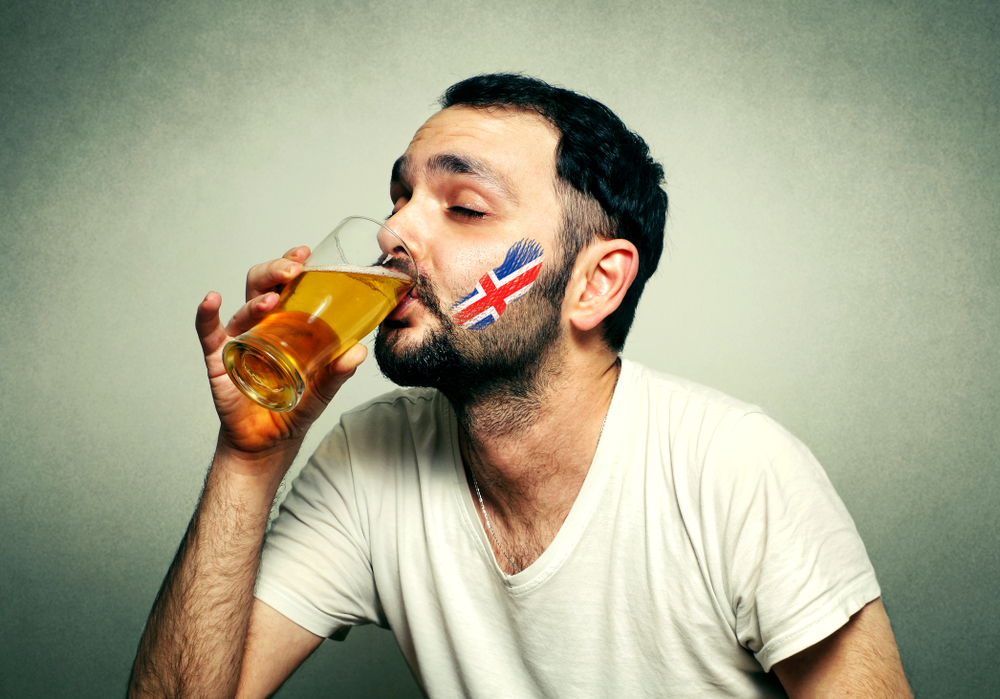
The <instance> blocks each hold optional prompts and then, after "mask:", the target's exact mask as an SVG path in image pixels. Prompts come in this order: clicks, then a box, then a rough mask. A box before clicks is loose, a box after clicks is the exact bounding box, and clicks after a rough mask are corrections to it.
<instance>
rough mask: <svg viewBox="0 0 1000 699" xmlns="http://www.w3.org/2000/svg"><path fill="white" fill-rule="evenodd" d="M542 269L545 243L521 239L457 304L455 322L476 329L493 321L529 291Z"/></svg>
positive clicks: (453, 310)
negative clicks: (501, 261) (542, 244)
mask: <svg viewBox="0 0 1000 699" xmlns="http://www.w3.org/2000/svg"><path fill="white" fill-rule="evenodd" d="M541 269H542V246H541V245H539V244H538V243H536V242H535V241H534V240H528V239H527V238H525V239H523V240H519V241H518V242H516V243H515V244H514V245H512V246H511V248H510V249H509V250H508V251H507V256H506V257H505V258H504V261H503V263H502V264H501V265H500V266H499V267H495V268H494V269H492V270H490V271H489V272H487V273H486V274H484V275H483V276H482V277H480V278H479V283H477V284H476V288H475V289H474V290H473V291H472V293H470V294H469V295H468V296H466V297H465V298H463V299H462V300H461V301H459V302H458V303H456V304H455V307H454V308H453V309H452V313H453V317H454V319H455V322H456V323H458V324H459V325H461V326H462V327H463V328H469V329H473V330H478V329H480V328H485V327H486V326H487V325H490V324H492V323H493V321H495V320H496V319H498V318H499V317H500V316H502V315H503V314H504V312H505V311H506V310H507V307H508V305H509V304H511V303H513V302H514V301H516V300H517V299H519V298H521V297H522V296H524V295H525V294H526V293H528V291H529V290H530V289H531V287H532V285H533V284H534V283H535V279H537V278H538V273H539V272H540V271H541Z"/></svg>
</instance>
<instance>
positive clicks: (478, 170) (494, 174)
mask: <svg viewBox="0 0 1000 699" xmlns="http://www.w3.org/2000/svg"><path fill="white" fill-rule="evenodd" d="M427 171H428V173H429V174H450V175H469V176H470V177H472V178H473V179H474V180H476V181H477V182H480V183H481V184H483V185H485V186H486V187H488V188H489V189H492V190H493V191H495V192H497V193H498V194H500V196H502V197H504V198H506V199H509V200H511V201H517V197H516V196H514V190H513V187H511V184H510V182H509V180H508V179H507V178H506V177H505V176H503V175H502V174H500V173H499V172H498V171H497V170H496V169H495V168H494V167H493V166H492V165H490V164H489V163H487V162H485V161H483V160H480V159H478V158H473V157H470V156H466V155H455V154H453V153H439V154H438V155H435V156H434V157H432V158H431V159H430V160H429V161H428V162H427ZM412 176H413V162H412V161H411V160H410V159H409V158H408V157H407V156H406V155H402V156H400V157H399V158H397V159H396V162H395V163H393V165H392V179H391V180H390V182H391V183H392V184H397V183H398V184H404V185H405V184H408V183H409V182H410V181H411V179H412Z"/></svg>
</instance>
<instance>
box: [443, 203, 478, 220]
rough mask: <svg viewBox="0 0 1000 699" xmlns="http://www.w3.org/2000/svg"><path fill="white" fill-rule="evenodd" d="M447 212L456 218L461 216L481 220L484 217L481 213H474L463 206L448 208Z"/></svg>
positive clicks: (474, 211)
mask: <svg viewBox="0 0 1000 699" xmlns="http://www.w3.org/2000/svg"><path fill="white" fill-rule="evenodd" d="M448 211H449V212H450V213H452V214H455V215H456V216H461V217H463V218H483V217H484V216H486V214H485V213H483V212H482V211H476V210H474V209H467V208H465V207H464V206H449V207H448Z"/></svg>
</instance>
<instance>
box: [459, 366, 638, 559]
mask: <svg viewBox="0 0 1000 699" xmlns="http://www.w3.org/2000/svg"><path fill="white" fill-rule="evenodd" d="M615 364H616V365H617V374H616V375H615V385H614V386H613V387H612V389H611V394H612V396H614V392H615V389H616V388H618V379H620V378H621V376H622V366H621V357H618V358H617V359H616V360H615ZM608 412H611V408H610V407H609V408H608ZM607 422H608V413H605V414H604V421H603V422H601V432H600V435H599V436H598V442H599V441H600V437H601V436H603V435H604V426H605V425H606V424H607ZM469 473H470V474H471V475H472V485H473V486H475V488H476V496H477V497H478V498H479V508H480V509H481V510H482V511H483V519H485V520H486V528H487V529H489V530H490V536H492V537H493V541H494V542H495V543H496V545H497V549H498V550H499V551H500V553H501V554H502V555H503V557H504V558H506V559H507V562H508V563H510V567H511V568H513V569H514V574H515V575H516V574H517V573H520V572H521V570H522V569H521V568H519V567H518V565H517V564H516V563H514V561H513V559H511V557H510V556H508V555H507V552H506V551H504V548H503V545H502V544H501V543H500V539H499V538H497V533H496V532H495V531H493V525H492V524H491V523H490V516H489V515H488V514H486V503H484V502H483V493H482V491H480V490H479V480H478V479H477V478H476V472H475V470H474V469H472V468H471V467H470V468H469Z"/></svg>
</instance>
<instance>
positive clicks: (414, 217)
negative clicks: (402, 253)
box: [385, 205, 427, 266]
mask: <svg viewBox="0 0 1000 699" xmlns="http://www.w3.org/2000/svg"><path fill="white" fill-rule="evenodd" d="M385 225H386V226H387V227H388V228H389V229H390V230H392V231H394V232H395V233H396V235H397V236H399V238H400V239H401V240H402V241H403V244H404V245H405V246H406V249H407V250H409V252H410V256H411V257H412V258H413V261H414V262H415V263H416V264H417V265H418V266H419V264H420V263H421V261H423V259H424V256H425V254H426V252H427V250H426V247H425V239H424V235H423V231H424V230H426V228H425V226H424V225H423V222H422V221H421V220H420V217H419V215H418V214H417V212H416V210H415V207H412V206H407V205H404V206H403V207H401V208H400V209H399V210H398V211H396V213H394V214H393V215H392V216H390V217H389V220H387V221H386V222H385Z"/></svg>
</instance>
